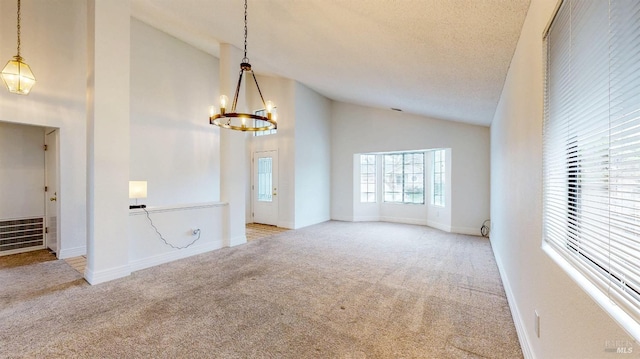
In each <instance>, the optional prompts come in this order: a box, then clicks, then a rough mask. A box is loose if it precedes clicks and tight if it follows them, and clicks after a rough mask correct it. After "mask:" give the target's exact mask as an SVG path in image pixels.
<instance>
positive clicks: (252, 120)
mask: <svg viewBox="0 0 640 359" xmlns="http://www.w3.org/2000/svg"><path fill="white" fill-rule="evenodd" d="M245 72H246V73H248V74H250V75H251V76H252V77H253V81H254V82H255V83H256V87H257V88H258V94H259V95H260V100H262V104H263V105H264V109H265V113H266V116H260V115H255V114H251V113H241V112H236V106H237V104H238V94H239V93H240V85H241V84H242V76H243V75H244V73H245ZM228 105H229V98H228V97H227V96H225V95H222V96H220V112H219V113H217V114H216V113H215V111H216V109H215V107H214V106H211V107H209V123H210V124H212V125H216V126H220V127H223V128H228V129H231V130H236V131H267V130H272V129H275V128H277V126H278V124H277V123H276V118H275V114H273V110H274V109H275V105H274V104H273V102H271V101H266V102H265V100H264V97H262V91H260V86H259V85H258V80H257V79H256V75H255V73H253V71H252V70H251V64H249V58H248V57H247V0H244V57H243V58H242V63H240V77H239V78H238V86H237V87H236V93H235V95H234V96H233V103H232V104H231V109H230V111H229V112H228V111H227V106H228Z"/></svg>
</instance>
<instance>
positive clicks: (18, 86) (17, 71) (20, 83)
mask: <svg viewBox="0 0 640 359" xmlns="http://www.w3.org/2000/svg"><path fill="white" fill-rule="evenodd" d="M17 29H18V54H17V55H16V56H14V57H13V59H12V60H9V62H7V65H6V66H5V67H4V69H2V73H0V76H2V81H4V84H5V85H6V86H7V89H8V90H9V92H11V93H16V94H20V95H28V94H29V92H31V88H32V87H33V85H35V83H36V78H35V76H33V72H31V68H30V67H29V65H27V64H26V63H25V62H24V61H23V58H22V57H21V56H20V0H18V22H17Z"/></svg>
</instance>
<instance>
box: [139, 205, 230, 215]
mask: <svg viewBox="0 0 640 359" xmlns="http://www.w3.org/2000/svg"><path fill="white" fill-rule="evenodd" d="M228 205H229V203H227V202H204V203H187V204H176V205H171V206H159V207H147V208H146V210H147V212H149V213H162V212H174V211H184V210H191V209H202V208H213V207H224V206H228ZM144 214H145V211H144V209H142V208H135V209H130V210H129V215H130V216H140V215H144Z"/></svg>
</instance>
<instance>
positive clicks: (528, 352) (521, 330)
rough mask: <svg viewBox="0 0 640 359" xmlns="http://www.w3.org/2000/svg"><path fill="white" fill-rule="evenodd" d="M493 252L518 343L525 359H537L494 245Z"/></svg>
mask: <svg viewBox="0 0 640 359" xmlns="http://www.w3.org/2000/svg"><path fill="white" fill-rule="evenodd" d="M491 250H492V251H493V257H494V258H495V260H496V264H497V265H498V272H500V278H502V286H503V287H504V292H505V294H506V295H507V303H509V309H511V317H512V318H513V324H515V327H516V333H517V334H518V341H519V342H520V348H521V349H522V355H523V356H524V358H525V359H535V356H534V355H533V350H532V348H531V343H530V342H529V335H528V333H527V329H526V326H525V325H524V321H523V320H522V315H520V311H519V310H518V306H517V305H516V298H515V296H514V295H513V290H512V289H511V284H510V283H509V277H507V273H506V270H505V269H504V267H503V266H502V261H501V260H500V257H499V256H498V253H496V250H495V249H494V247H493V245H491Z"/></svg>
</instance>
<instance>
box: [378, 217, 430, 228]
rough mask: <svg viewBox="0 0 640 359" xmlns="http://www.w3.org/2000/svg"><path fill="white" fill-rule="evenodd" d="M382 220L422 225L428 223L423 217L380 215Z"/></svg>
mask: <svg viewBox="0 0 640 359" xmlns="http://www.w3.org/2000/svg"><path fill="white" fill-rule="evenodd" d="M380 221H382V222H393V223H404V224H418V225H421V226H426V225H427V220H426V219H422V218H402V217H380Z"/></svg>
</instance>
